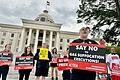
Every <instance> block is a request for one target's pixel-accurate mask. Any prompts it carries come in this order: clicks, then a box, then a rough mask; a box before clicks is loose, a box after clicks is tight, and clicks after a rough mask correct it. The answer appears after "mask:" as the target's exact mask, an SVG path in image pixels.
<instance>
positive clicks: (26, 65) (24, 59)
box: [15, 56, 33, 70]
mask: <svg viewBox="0 0 120 80" xmlns="http://www.w3.org/2000/svg"><path fill="white" fill-rule="evenodd" d="M32 68H33V57H32V56H17V57H16V62H15V70H21V69H32Z"/></svg>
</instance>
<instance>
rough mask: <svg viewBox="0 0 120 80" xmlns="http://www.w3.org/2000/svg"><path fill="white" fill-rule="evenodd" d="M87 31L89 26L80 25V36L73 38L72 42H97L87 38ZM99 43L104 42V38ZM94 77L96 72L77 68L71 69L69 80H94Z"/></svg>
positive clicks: (88, 31)
mask: <svg viewBox="0 0 120 80" xmlns="http://www.w3.org/2000/svg"><path fill="white" fill-rule="evenodd" d="M89 33H90V28H89V27H82V28H81V29H80V31H79V34H80V38H79V39H76V40H74V41H73V42H72V43H84V44H85V43H86V44H98V43H97V42H96V41H94V40H91V39H88V38H87V37H88V34H89ZM99 43H100V44H105V40H104V39H101V40H100V41H99ZM81 65H82V64H81ZM95 78H96V72H93V71H87V70H78V69H73V70H72V79H71V80H95Z"/></svg>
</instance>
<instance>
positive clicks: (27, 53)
mask: <svg viewBox="0 0 120 80" xmlns="http://www.w3.org/2000/svg"><path fill="white" fill-rule="evenodd" d="M21 56H26V57H29V56H31V57H34V55H33V53H32V51H31V47H30V46H28V47H25V49H24V53H23V54H22V55H21ZM33 65H34V60H33ZM31 71H32V69H22V70H19V80H23V78H24V76H25V80H29V75H30V72H31Z"/></svg>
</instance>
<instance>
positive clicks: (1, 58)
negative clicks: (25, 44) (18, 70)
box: [0, 52, 13, 66]
mask: <svg viewBox="0 0 120 80" xmlns="http://www.w3.org/2000/svg"><path fill="white" fill-rule="evenodd" d="M12 60H13V54H12V53H11V52H0V66H2V65H11V63H12Z"/></svg>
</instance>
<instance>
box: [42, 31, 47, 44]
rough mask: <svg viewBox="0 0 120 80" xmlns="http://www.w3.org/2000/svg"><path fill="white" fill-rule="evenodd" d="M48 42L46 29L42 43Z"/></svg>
mask: <svg viewBox="0 0 120 80" xmlns="http://www.w3.org/2000/svg"><path fill="white" fill-rule="evenodd" d="M45 42H46V30H43V40H42V43H45Z"/></svg>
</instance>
